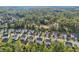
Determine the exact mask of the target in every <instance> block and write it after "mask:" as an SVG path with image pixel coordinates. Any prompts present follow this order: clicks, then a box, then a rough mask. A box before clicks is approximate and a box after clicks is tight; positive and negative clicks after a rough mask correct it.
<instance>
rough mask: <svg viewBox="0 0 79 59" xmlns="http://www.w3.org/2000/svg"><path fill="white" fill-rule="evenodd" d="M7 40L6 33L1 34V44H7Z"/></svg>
mask: <svg viewBox="0 0 79 59" xmlns="http://www.w3.org/2000/svg"><path fill="white" fill-rule="evenodd" d="M8 39H9V35H8V33H3V35H2V41H3V42H7V41H8Z"/></svg>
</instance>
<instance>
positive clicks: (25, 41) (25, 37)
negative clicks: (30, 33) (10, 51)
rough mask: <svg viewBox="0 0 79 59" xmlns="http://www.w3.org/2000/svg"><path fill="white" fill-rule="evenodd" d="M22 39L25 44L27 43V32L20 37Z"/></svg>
mask: <svg viewBox="0 0 79 59" xmlns="http://www.w3.org/2000/svg"><path fill="white" fill-rule="evenodd" d="M20 39H21V42H22V43H24V44H26V43H27V42H28V40H27V36H26V35H25V34H22V36H21V37H20Z"/></svg>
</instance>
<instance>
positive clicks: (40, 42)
mask: <svg viewBox="0 0 79 59" xmlns="http://www.w3.org/2000/svg"><path fill="white" fill-rule="evenodd" d="M36 43H37V45H41V44H42V43H43V41H42V38H41V37H37V38H36Z"/></svg>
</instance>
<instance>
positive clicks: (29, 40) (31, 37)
mask: <svg viewBox="0 0 79 59" xmlns="http://www.w3.org/2000/svg"><path fill="white" fill-rule="evenodd" d="M33 42H34V39H33V36H32V35H29V36H28V43H30V44H32V43H33Z"/></svg>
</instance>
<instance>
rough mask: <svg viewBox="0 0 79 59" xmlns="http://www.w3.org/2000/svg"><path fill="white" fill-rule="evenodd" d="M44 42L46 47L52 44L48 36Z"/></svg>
mask: <svg viewBox="0 0 79 59" xmlns="http://www.w3.org/2000/svg"><path fill="white" fill-rule="evenodd" d="M44 43H45V45H46V47H47V48H49V47H50V45H51V40H50V38H46V39H45V42H44Z"/></svg>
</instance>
